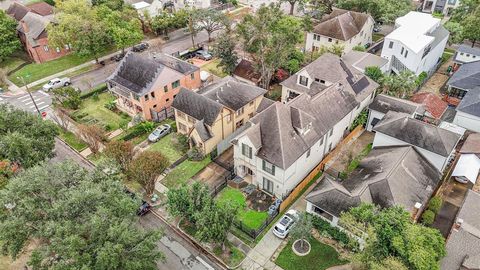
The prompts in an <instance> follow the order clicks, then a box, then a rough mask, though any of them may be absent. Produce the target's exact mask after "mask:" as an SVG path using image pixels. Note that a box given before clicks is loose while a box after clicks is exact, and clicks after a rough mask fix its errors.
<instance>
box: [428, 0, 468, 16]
mask: <svg viewBox="0 0 480 270" xmlns="http://www.w3.org/2000/svg"><path fill="white" fill-rule="evenodd" d="M459 5H460V0H425V1H424V2H423V4H422V12H425V13H441V14H443V15H445V16H447V15H450V14H451V12H452V10H453V9H455V8H457V7H458V6H459Z"/></svg>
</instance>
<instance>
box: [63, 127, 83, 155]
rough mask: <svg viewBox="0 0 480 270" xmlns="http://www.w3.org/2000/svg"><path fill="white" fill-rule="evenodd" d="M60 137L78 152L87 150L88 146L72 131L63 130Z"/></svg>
mask: <svg viewBox="0 0 480 270" xmlns="http://www.w3.org/2000/svg"><path fill="white" fill-rule="evenodd" d="M59 137H60V138H61V139H62V140H64V141H65V142H66V143H67V144H68V145H70V146H71V147H73V148H74V149H75V150H77V151H78V152H80V151H82V150H83V149H85V148H87V144H86V143H85V142H84V141H83V140H82V139H80V138H78V137H77V136H76V135H75V134H73V133H72V132H70V131H67V132H65V131H64V130H61V131H60V135H59Z"/></svg>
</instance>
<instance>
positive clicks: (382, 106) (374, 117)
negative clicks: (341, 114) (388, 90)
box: [366, 94, 425, 131]
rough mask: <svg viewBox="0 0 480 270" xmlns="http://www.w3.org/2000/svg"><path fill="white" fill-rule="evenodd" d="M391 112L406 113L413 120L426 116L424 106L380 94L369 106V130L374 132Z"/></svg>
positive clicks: (367, 126) (367, 125)
mask: <svg viewBox="0 0 480 270" xmlns="http://www.w3.org/2000/svg"><path fill="white" fill-rule="evenodd" d="M389 111H394V112H399V113H405V114H407V115H409V116H410V117H413V118H421V117H423V115H424V114H425V108H424V107H423V105H422V104H418V103H415V102H412V101H409V100H406V99H401V98H396V97H392V96H387V95H384V94H380V95H378V96H376V97H375V99H374V100H373V102H372V103H370V105H368V120H367V124H366V128H367V130H368V131H372V129H373V128H374V127H375V125H377V124H378V122H380V120H382V119H383V117H384V116H385V114H386V113H388V112H389Z"/></svg>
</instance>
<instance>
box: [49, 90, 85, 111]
mask: <svg viewBox="0 0 480 270" xmlns="http://www.w3.org/2000/svg"><path fill="white" fill-rule="evenodd" d="M52 92H53V99H54V100H55V103H56V104H58V105H60V106H62V107H64V108H67V109H72V110H76V109H78V108H79V107H80V104H81V103H82V99H81V98H80V95H81V92H80V90H77V89H75V88H73V87H71V86H67V87H61V88H57V89H54V90H53V91H52Z"/></svg>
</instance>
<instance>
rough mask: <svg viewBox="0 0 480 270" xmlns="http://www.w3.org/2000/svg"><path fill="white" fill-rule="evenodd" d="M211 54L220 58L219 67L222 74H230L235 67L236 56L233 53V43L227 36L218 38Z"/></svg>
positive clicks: (223, 35)
mask: <svg viewBox="0 0 480 270" xmlns="http://www.w3.org/2000/svg"><path fill="white" fill-rule="evenodd" d="M213 54H214V55H215V56H216V57H218V58H220V63H219V64H218V66H220V67H221V68H222V70H223V72H225V73H227V74H232V73H233V71H234V70H235V68H236V66H237V61H238V56H237V53H236V52H235V42H234V40H233V39H232V37H231V36H230V35H228V34H222V35H221V36H219V37H218V39H217V43H215V45H214V46H213Z"/></svg>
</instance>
